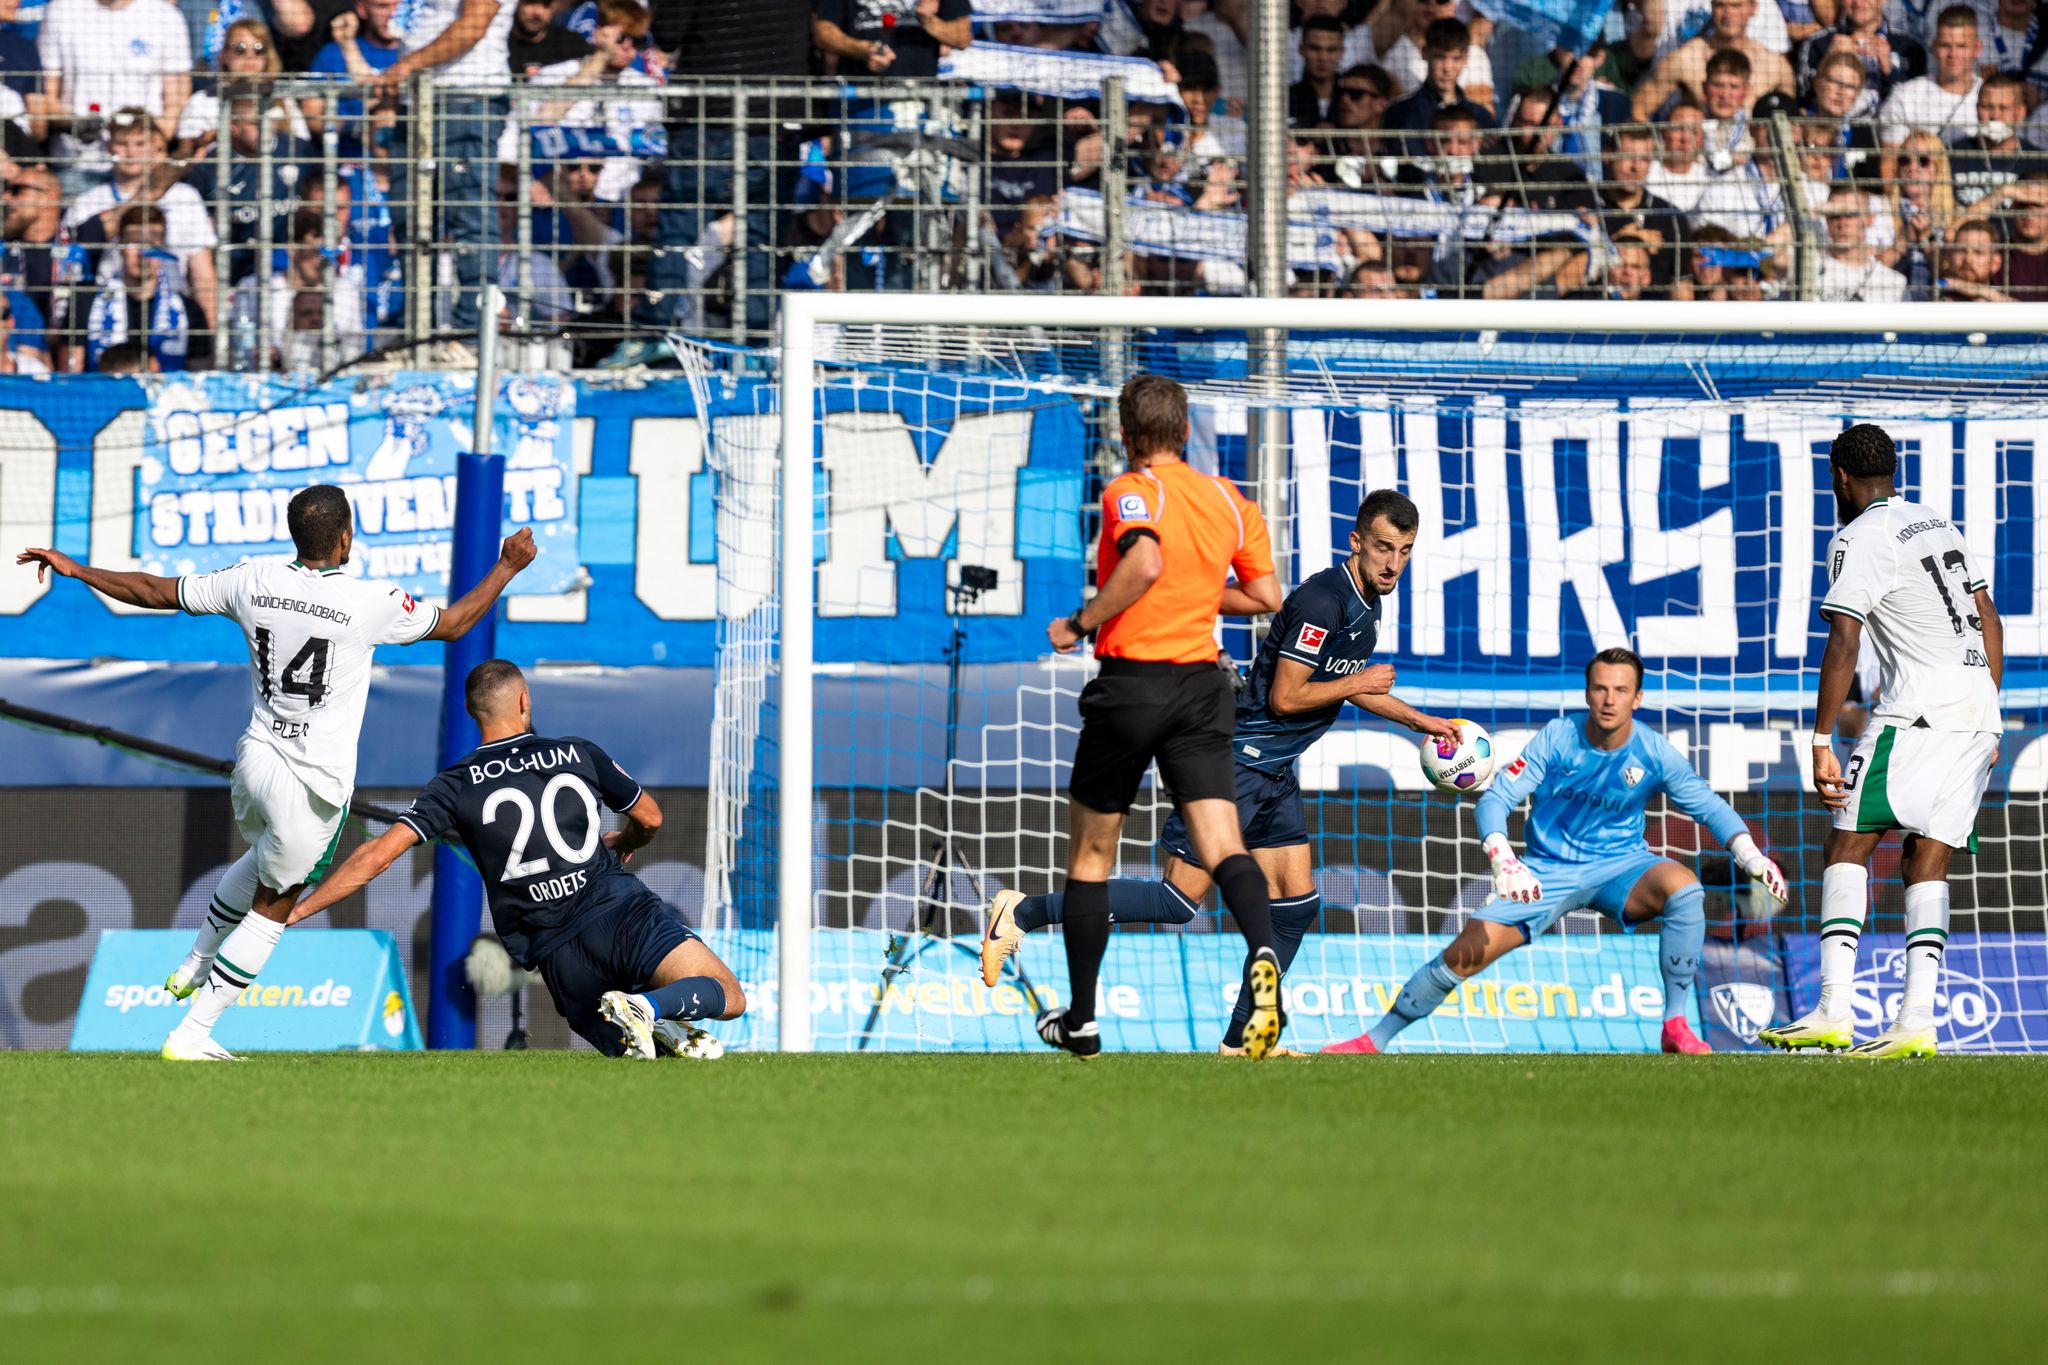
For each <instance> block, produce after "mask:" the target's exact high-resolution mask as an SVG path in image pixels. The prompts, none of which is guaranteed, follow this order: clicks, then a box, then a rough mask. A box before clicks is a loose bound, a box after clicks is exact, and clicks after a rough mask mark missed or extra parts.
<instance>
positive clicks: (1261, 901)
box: [1069, 853, 1273, 952]
mask: <svg viewBox="0 0 2048 1365" xmlns="http://www.w3.org/2000/svg"><path fill="white" fill-rule="evenodd" d="M1211 875H1212V876H1214V877H1215V879H1216V889H1217V890H1219V891H1221V892H1222V893H1223V903H1224V904H1225V905H1226V906H1228V907H1230V915H1231V918H1233V919H1235V920H1236V921H1237V929H1238V932H1239V933H1241V934H1243V935H1244V946H1245V947H1247V948H1249V949H1251V950H1252V951H1253V952H1257V951H1258V950H1259V949H1261V948H1270V947H1272V946H1273V907H1272V905H1271V904H1270V903H1269V902H1268V901H1267V899H1266V874H1265V873H1263V872H1261V871H1259V865H1258V864H1257V863H1255V862H1253V861H1252V855H1251V854H1249V853H1233V854H1231V855H1230V856H1229V857H1228V858H1225V859H1224V860H1223V861H1222V862H1220V863H1218V864H1216V870H1215V872H1214V873H1212V874H1211ZM1069 913H1070V914H1071V913H1072V912H1071V911H1070V912H1069Z"/></svg>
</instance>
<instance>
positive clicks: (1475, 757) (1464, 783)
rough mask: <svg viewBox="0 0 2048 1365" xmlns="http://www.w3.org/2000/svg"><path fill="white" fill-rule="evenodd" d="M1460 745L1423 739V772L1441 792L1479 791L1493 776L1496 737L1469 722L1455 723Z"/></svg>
mask: <svg viewBox="0 0 2048 1365" xmlns="http://www.w3.org/2000/svg"><path fill="white" fill-rule="evenodd" d="M1451 724H1453V725H1455V726H1457V727H1458V739H1459V741H1460V742H1459V743H1458V744H1457V745H1455V746H1453V745H1449V744H1445V743H1443V742H1442V741H1440V740H1437V739H1435V738H1432V737H1431V736H1429V735H1424V736H1423V737H1422V773H1423V776H1425V777H1427V778H1428V779H1429V781H1430V785H1432V786H1434V787H1435V788H1436V789H1437V790H1438V791H1446V792H1451V793H1453V794H1454V795H1455V794H1458V793H1462V792H1476V791H1478V790H1480V789H1481V788H1482V787H1484V786H1485V785H1486V784H1487V781H1488V780H1489V779H1490V778H1492V776H1493V736H1492V735H1489V734H1487V733H1486V727H1485V726H1482V725H1477V724H1475V723H1473V722H1472V721H1469V720H1453V721H1452V722H1451Z"/></svg>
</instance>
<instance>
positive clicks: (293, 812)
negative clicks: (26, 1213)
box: [16, 484, 534, 1061]
mask: <svg viewBox="0 0 2048 1365" xmlns="http://www.w3.org/2000/svg"><path fill="white" fill-rule="evenodd" d="M286 524H287V526H288V527H289V529H290V531H291V537H292V544H293V546H294V547H295V548H296V549H297V550H298V556H299V557H298V558H297V559H295V560H293V561H292V562H291V563H289V564H281V563H278V562H276V561H262V560H251V561H249V562H246V563H242V564H238V565H236V566H235V567H233V568H231V569H222V570H219V571H218V572H215V573H208V574H187V575H185V576H184V577H182V578H163V577H159V576H157V575H155V574H146V573H115V572H110V571H108V570H105V569H95V568H92V567H91V566H89V565H85V564H80V563H77V562H76V561H74V560H73V559H72V558H71V557H70V556H68V555H65V554H61V553H59V552H58V551H56V550H43V549H31V550H24V551H22V552H21V554H20V556H19V557H18V558H17V560H16V562H17V563H20V564H31V563H32V564H34V565H36V577H37V578H38V579H39V580H40V579H41V578H42V576H43V574H44V573H45V572H50V573H55V574H58V575H60V576H62V577H65V578H76V579H78V580H79V581H81V582H83V583H84V584H86V586H88V587H90V588H93V589H95V590H97V591H99V592H102V593H105V594H106V595H107V596H109V597H112V598H114V599H116V600H117V601H121V602H127V603H129V604H131V605H133V606H138V607H150V608H156V609H160V610H168V609H170V608H173V607H175V608H177V609H178V610H180V611H183V612H186V613H188V614H190V615H193V616H229V617H233V618H234V621H235V623H236V624H237V625H239V626H240V627H241V628H242V634H243V636H244V637H245V638H246V639H247V641H248V645H249V662H250V665H251V668H252V670H253V673H254V677H253V679H252V688H251V690H252V691H253V692H254V694H255V696H254V701H255V706H254V711H253V713H252V714H251V716H250V718H249V728H248V729H247V730H246V731H244V732H243V734H242V738H241V740H240V741H239V742H238V743H237V744H236V746H235V773H234V786H233V792H232V796H233V801H234V811H235V823H236V824H237V825H238V826H239V827H240V828H241V831H242V837H243V838H244V839H246V840H247V841H248V843H249V851H248V852H247V853H245V854H243V855H242V856H241V858H239V859H238V860H236V861H235V862H234V863H233V864H232V865H230V866H229V868H228V870H227V872H226V873H224V874H223V875H222V877H221V881H220V886H219V887H218V888H217V889H216V890H215V892H214V897H213V905H212V907H211V909H209V911H208V912H207V916H206V923H205V924H204V925H202V926H201V927H200V930H199V934H198V937H197V938H196V940H195V941H194V943H193V945H192V951H191V952H190V953H189V954H187V955H186V958H185V960H184V962H183V963H181V964H179V966H178V967H177V969H176V970H175V971H173V972H172V973H171V975H170V978H169V979H168V980H167V981H165V983H164V987H165V989H166V990H168V991H169V992H170V993H171V994H172V995H175V996H177V997H178V998H179V999H181V1000H183V999H185V998H187V997H191V996H196V998H194V999H193V1000H192V1004H191V1005H190V1007H189V1008H188V1009H187V1011H186V1014H185V1017H184V1018H183V1019H182V1020H180V1021H179V1023H178V1025H177V1027H176V1028H174V1029H172V1030H171V1035H170V1037H169V1038H167V1039H166V1040H165V1041H164V1046H163V1055H164V1057H165V1058H166V1059H168V1060H171V1061H230V1060H233V1055H232V1054H231V1053H229V1052H228V1051H227V1050H226V1049H225V1048H223V1047H221V1045H220V1044H219V1043H217V1042H215V1041H214V1039H213V1026H214V1023H215V1021H216V1020H218V1019H219V1018H220V1016H221V1013H222V1011H223V1010H225V1009H226V1008H227V1007H228V1005H230V1004H231V1003H233V1001H234V999H235V997H236V996H238V995H240V994H241V993H242V991H243V989H244V988H246V987H247V986H248V985H249V984H250V983H251V982H252V981H254V980H255V979H256V975H257V973H259V972H261V971H262V970H263V964H264V963H265V962H267V961H268V960H269V958H270V953H271V950H272V949H273V948H275V947H276V946H277V941H278V938H279V936H280V935H282V934H283V932H284V927H285V921H286V918H287V917H288V916H289V915H290V914H291V909H292V905H293V903H294V902H295V901H296V900H297V899H298V896H299V893H300V892H301V891H302V890H304V889H305V887H306V886H307V885H308V884H310V883H312V882H315V881H317V880H319V878H320V875H321V874H322V873H323V872H325V871H326V869H327V864H328V861H329V860H330V859H331V858H332V857H333V856H334V848H335V844H336V843H337V842H339V840H340V838H341V826H342V822H343V820H344V819H345V818H346V817H347V815H348V803H349V797H350V796H351V795H352V794H353V792H354V790H355V775H356V742H357V740H358V738H359V737H360V735H361V732H362V728H363V708H364V706H365V704H366V703H367V702H368V700H369V695H370V663H371V658H372V655H373V653H374V651H375V650H376V647H377V646H378V645H384V644H399V645H409V644H415V643H417V642H419V641H421V640H453V639H456V638H458V637H460V636H462V635H464V634H465V633H467V632H468V630H469V628H470V627H471V626H473V625H475V624H476V623H477V622H478V621H479V620H481V619H482V618H483V615H484V613H485V612H487V611H489V610H490V609H491V607H492V606H493V605H494V604H495V603H496V602H497V600H498V595H499V594H500V593H502V592H503V591H504V590H505V586H506V584H508V583H510V582H511V581H512V579H513V576H514V575H516V574H517V573H518V572H519V571H520V570H521V569H523V568H525V567H526V566H527V565H528V564H531V563H532V562H533V556H534V544H533V532H531V531H529V530H524V529H522V530H520V531H518V532H516V533H515V534H513V535H511V536H509V537H507V538H506V540H505V544H504V547H503V549H502V550H501V551H500V553H499V556H498V562H497V563H496V564H495V565H493V566H492V567H491V571H490V572H489V573H487V574H486V575H484V578H483V581H482V582H480V583H478V584H477V585H476V586H475V587H474V588H472V589H470V591H469V592H467V593H465V594H463V597H462V599H461V600H460V601H458V602H455V603H453V604H451V605H450V606H448V607H446V608H445V609H443V608H436V607H433V606H430V605H428V604H426V603H424V602H416V601H414V600H413V598H412V597H410V596H409V595H407V593H406V592H405V590H404V589H403V588H400V587H399V586H398V585H397V584H395V583H381V582H376V581H373V580H370V579H363V578H352V577H350V576H349V575H348V574H347V573H345V572H343V570H342V566H343V565H344V564H346V563H348V557H349V549H350V547H351V545H352V543H353V541H354V539H355V518H354V514H353V512H352V511H351V509H350V507H349V501H348V497H347V495H346V494H344V493H343V492H342V490H341V489H339V488H336V487H334V486H333V485H332V484H318V485H315V486H314V487H311V488H306V489H302V490H300V491H299V492H298V493H297V494H296V495H295V496H294V497H293V498H292V500H291V503H290V505H289V506H288V508H287V510H286ZM251 910H253V911H255V913H254V914H251V913H250V911H251Z"/></svg>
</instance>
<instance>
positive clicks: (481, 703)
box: [462, 659, 526, 720]
mask: <svg viewBox="0 0 2048 1365" xmlns="http://www.w3.org/2000/svg"><path fill="white" fill-rule="evenodd" d="M525 681H526V675H525V674H524V673H521V672H520V671H519V665H518V664H515V663H513V662H512V661H511V660H510V659H485V660H484V661H483V662H482V663H480V664H478V665H477V666H476V667H475V668H472V669H470V670H469V677H468V678H466V679H464V681H463V684H462V705H463V709H464V710H466V711H468V712H469V714H470V715H472V716H474V717H476V718H477V719H478V720H482V719H483V718H484V713H485V712H487V711H495V710H497V709H498V704H499V699H500V698H501V697H503V696H504V695H505V693H506V691H507V690H508V689H509V688H511V687H512V686H513V685H514V684H517V683H522V682H525Z"/></svg>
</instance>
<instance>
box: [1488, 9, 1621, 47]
mask: <svg viewBox="0 0 2048 1365" xmlns="http://www.w3.org/2000/svg"><path fill="white" fill-rule="evenodd" d="M1473 8H1474V9H1476V10H1478V11H1479V13H1481V14H1483V15H1485V16H1486V17H1487V18H1489V19H1492V20H1493V21H1495V22H1496V23H1501V24H1506V25H1509V26H1510V27H1513V28H1518V29H1520V30H1522V32H1524V33H1526V34H1528V35H1529V38H1530V41H1531V43H1532V44H1533V45H1534V46H1535V47H1537V48H1545V49H1547V48H1555V47H1568V48H1570V49H1571V50H1572V51H1574V52H1584V51H1585V50H1586V48H1587V46H1588V45H1590V44H1591V43H1592V41H1593V40H1594V39H1595V38H1597V37H1599V36H1600V30H1601V29H1602V28H1603V27H1604V26H1605V25H1606V22H1607V12H1608V11H1609V10H1611V9H1613V8H1614V0H1475V3H1474V4H1473Z"/></svg>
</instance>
